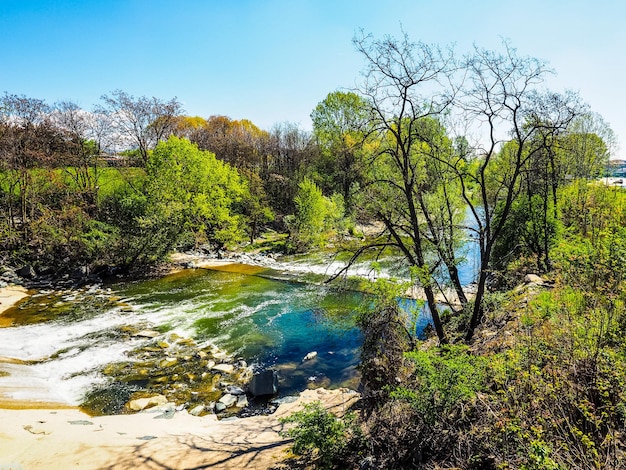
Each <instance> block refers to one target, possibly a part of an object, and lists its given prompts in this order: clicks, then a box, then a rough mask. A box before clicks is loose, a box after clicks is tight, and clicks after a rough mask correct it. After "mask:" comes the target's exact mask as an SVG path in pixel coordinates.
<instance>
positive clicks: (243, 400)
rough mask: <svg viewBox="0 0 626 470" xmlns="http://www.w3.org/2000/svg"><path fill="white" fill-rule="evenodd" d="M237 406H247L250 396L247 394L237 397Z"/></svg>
mask: <svg viewBox="0 0 626 470" xmlns="http://www.w3.org/2000/svg"><path fill="white" fill-rule="evenodd" d="M235 406H236V407H237V408H245V407H246V406H248V397H246V396H245V395H239V396H238V397H237V404H236V405H235Z"/></svg>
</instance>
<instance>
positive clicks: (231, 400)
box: [218, 393, 237, 408]
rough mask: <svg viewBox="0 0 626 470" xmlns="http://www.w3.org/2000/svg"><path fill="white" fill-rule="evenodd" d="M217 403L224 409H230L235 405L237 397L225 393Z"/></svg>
mask: <svg viewBox="0 0 626 470" xmlns="http://www.w3.org/2000/svg"><path fill="white" fill-rule="evenodd" d="M218 403H222V404H223V405H224V406H226V408H230V407H231V406H233V405H234V404H235V403H237V397H236V396H235V395H231V394H230V393H227V394H226V395H224V396H223V397H222V398H220V399H219V402H218Z"/></svg>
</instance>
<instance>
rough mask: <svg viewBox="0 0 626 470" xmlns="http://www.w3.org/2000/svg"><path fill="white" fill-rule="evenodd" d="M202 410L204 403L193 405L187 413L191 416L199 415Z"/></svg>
mask: <svg viewBox="0 0 626 470" xmlns="http://www.w3.org/2000/svg"><path fill="white" fill-rule="evenodd" d="M203 411H204V405H198V406H194V407H193V408H192V409H191V410H189V414H190V415H191V416H200V414H202V412H203Z"/></svg>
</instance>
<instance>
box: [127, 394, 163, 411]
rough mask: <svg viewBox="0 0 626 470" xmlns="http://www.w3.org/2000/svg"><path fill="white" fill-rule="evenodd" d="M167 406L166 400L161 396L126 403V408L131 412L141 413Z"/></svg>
mask: <svg viewBox="0 0 626 470" xmlns="http://www.w3.org/2000/svg"><path fill="white" fill-rule="evenodd" d="M165 404H167V398H165V397H164V396H163V395H155V396H153V397H148V398H137V399H136V400H131V401H129V402H128V404H127V407H128V409H130V410H131V411H141V410H145V409H146V408H150V407H153V406H163V405H165Z"/></svg>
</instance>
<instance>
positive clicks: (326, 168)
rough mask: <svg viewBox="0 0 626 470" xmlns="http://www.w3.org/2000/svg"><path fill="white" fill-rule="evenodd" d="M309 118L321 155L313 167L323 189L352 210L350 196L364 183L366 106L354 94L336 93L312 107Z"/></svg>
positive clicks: (362, 99)
mask: <svg viewBox="0 0 626 470" xmlns="http://www.w3.org/2000/svg"><path fill="white" fill-rule="evenodd" d="M311 119H312V121H313V134H314V136H315V138H316V139H317V142H318V144H319V146H320V152H321V158H320V159H319V161H318V162H317V163H316V167H317V169H318V172H317V176H318V179H319V180H320V181H321V184H322V189H323V190H324V191H325V192H327V193H331V192H338V193H340V194H341V195H343V199H344V201H345V203H346V206H347V208H348V209H351V207H352V199H351V193H352V191H354V189H355V186H358V185H359V184H362V183H363V169H364V162H363V150H362V148H363V144H364V141H365V138H366V135H367V127H368V126H367V125H368V122H369V119H370V111H369V106H368V104H367V102H366V101H365V100H364V98H363V97H361V96H359V95H357V94H356V93H352V92H348V93H345V92H341V91H335V92H332V93H329V94H328V96H326V98H325V99H324V100H323V101H321V102H320V103H319V104H318V105H317V106H316V107H315V109H314V110H313V112H312V113H311Z"/></svg>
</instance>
